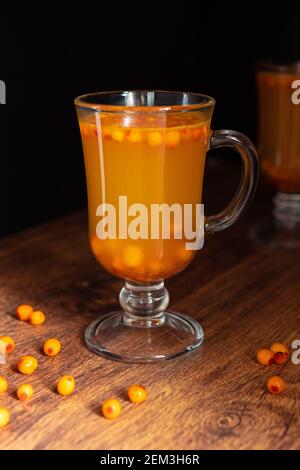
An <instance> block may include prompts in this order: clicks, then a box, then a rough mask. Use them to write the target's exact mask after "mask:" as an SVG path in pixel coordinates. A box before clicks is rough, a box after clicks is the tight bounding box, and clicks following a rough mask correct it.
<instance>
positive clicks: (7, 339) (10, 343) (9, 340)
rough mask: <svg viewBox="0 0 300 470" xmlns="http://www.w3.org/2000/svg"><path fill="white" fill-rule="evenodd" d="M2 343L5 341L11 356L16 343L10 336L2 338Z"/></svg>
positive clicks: (0, 338) (0, 339)
mask: <svg viewBox="0 0 300 470" xmlns="http://www.w3.org/2000/svg"><path fill="white" fill-rule="evenodd" d="M0 341H3V343H4V344H5V347H6V352H7V354H10V353H11V352H13V350H14V349H15V342H14V340H13V339H12V338H11V337H10V336H1V337H0Z"/></svg>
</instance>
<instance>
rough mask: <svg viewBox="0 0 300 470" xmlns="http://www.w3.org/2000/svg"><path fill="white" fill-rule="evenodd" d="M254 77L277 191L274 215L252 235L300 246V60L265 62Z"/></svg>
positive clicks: (264, 160) (266, 163) (265, 167)
mask: <svg viewBox="0 0 300 470" xmlns="http://www.w3.org/2000/svg"><path fill="white" fill-rule="evenodd" d="M256 78H257V89H258V111H259V113H258V118H259V128H258V131H259V135H258V138H259V144H258V146H259V153H260V156H261V167H262V171H263V173H264V175H265V178H266V180H267V181H268V182H269V183H270V184H271V185H272V186H273V187H274V188H275V189H276V190H277V192H276V195H275V197H274V199H273V213H272V218H271V217H270V218H269V219H267V220H265V221H264V222H262V223H261V224H259V225H258V226H257V227H255V229H254V231H253V235H254V238H255V239H256V240H257V241H259V242H262V243H265V244H268V245H270V246H274V247H280V246H282V247H288V248H300V91H299V88H300V62H298V63H293V64H289V65H278V64H272V63H266V64H262V65H260V66H259V67H258V71H257V75H256Z"/></svg>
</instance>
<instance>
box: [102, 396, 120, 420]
mask: <svg viewBox="0 0 300 470" xmlns="http://www.w3.org/2000/svg"><path fill="white" fill-rule="evenodd" d="M121 409H122V408H121V403H120V402H119V400H117V399H116V398H109V399H108V400H105V401H104V402H103V403H102V414H103V416H104V418H107V419H115V418H117V417H118V416H120V414H121Z"/></svg>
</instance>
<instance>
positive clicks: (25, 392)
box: [17, 384, 33, 401]
mask: <svg viewBox="0 0 300 470" xmlns="http://www.w3.org/2000/svg"><path fill="white" fill-rule="evenodd" d="M17 397H18V398H19V400H22V401H26V400H30V399H31V398H32V397H33V386H32V385H30V384H22V385H20V387H19V388H18V389H17Z"/></svg>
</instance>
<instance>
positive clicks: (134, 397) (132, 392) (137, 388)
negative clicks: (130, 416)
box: [127, 384, 147, 403]
mask: <svg viewBox="0 0 300 470" xmlns="http://www.w3.org/2000/svg"><path fill="white" fill-rule="evenodd" d="M127 393H128V398H129V400H130V401H131V402H132V403H142V401H144V400H146V398H147V391H146V389H145V387H143V386H142V385H137V384H134V385H131V386H130V387H129V389H128V392H127Z"/></svg>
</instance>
